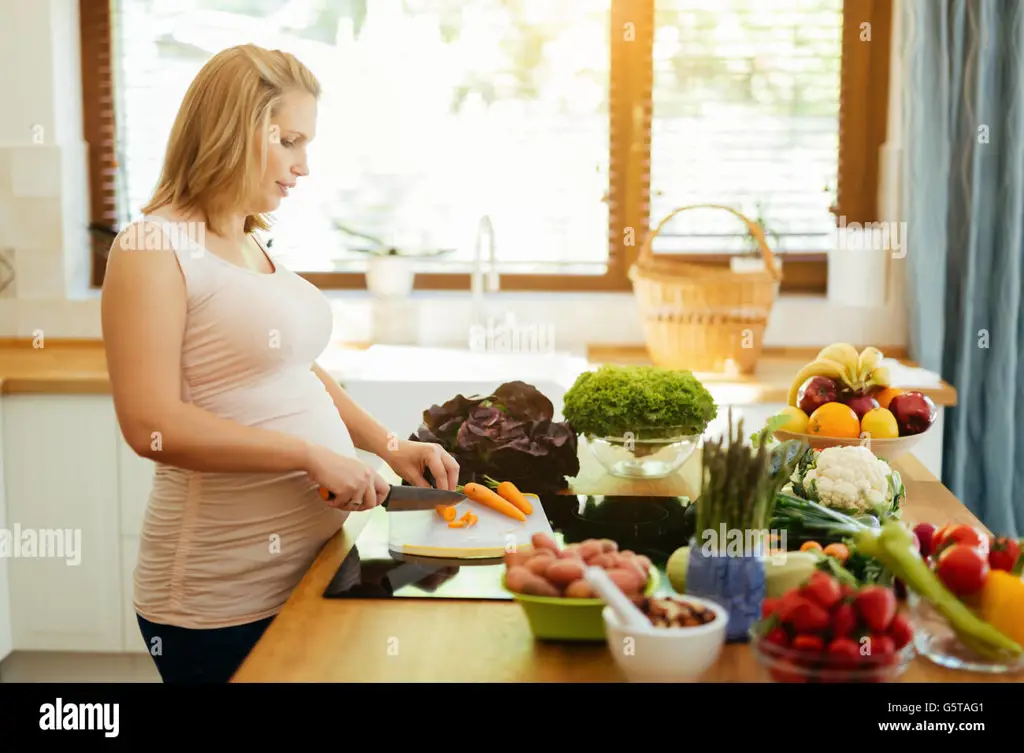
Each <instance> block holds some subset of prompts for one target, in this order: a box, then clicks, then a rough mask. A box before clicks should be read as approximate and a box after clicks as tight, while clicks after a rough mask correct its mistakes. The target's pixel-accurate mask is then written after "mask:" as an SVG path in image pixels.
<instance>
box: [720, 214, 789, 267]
mask: <svg viewBox="0 0 1024 753" xmlns="http://www.w3.org/2000/svg"><path fill="white" fill-rule="evenodd" d="M756 208H757V214H756V216H755V217H754V221H755V222H756V223H757V224H758V225H760V226H761V231H762V232H763V233H764V237H765V241H766V242H768V248H769V249H771V251H772V253H773V254H774V253H776V248H778V243H779V236H778V234H777V233H776V232H774V231H773V230H771V229H770V228H769V227H768V225H767V223H766V222H765V220H764V209H763V207H762V205H761V202H757V204H756ZM769 239H771V241H770V242H769ZM775 267H776V268H777V269H778V270H779V271H780V272H781V271H782V260H781V259H780V258H779V257H778V255H776V256H775ZM729 269H731V270H732V271H733V272H764V271H766V270H765V263H764V257H763V255H762V254H761V249H760V247H759V246H758V245H757V239H756V238H755V237H754V235H753V233H749V232H748V233H747V247H746V250H745V251H743V253H741V254H739V255H738V256H733V257H730V259H729Z"/></svg>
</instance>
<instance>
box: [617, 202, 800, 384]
mask: <svg viewBox="0 0 1024 753" xmlns="http://www.w3.org/2000/svg"><path fill="white" fill-rule="evenodd" d="M688 209H722V210H724V211H727V212H730V213H732V214H733V215H735V216H736V217H738V218H739V219H741V220H742V221H743V222H744V223H746V225H747V228H748V229H749V230H750V233H751V235H753V236H754V239H755V240H756V241H757V245H758V248H759V249H760V251H761V256H762V257H763V259H764V262H765V267H766V270H765V271H760V272H734V271H732V270H731V269H713V268H710V267H702V266H698V265H695V264H687V263H685V262H680V261H674V260H671V259H665V258H658V257H657V256H656V255H655V254H654V253H653V251H652V250H651V244H652V243H653V241H654V239H655V238H657V237H658V234H659V233H660V232H661V229H662V228H663V227H664V226H665V224H666V223H667V222H668V221H669V220H671V219H672V218H673V217H675V216H676V215H677V214H679V213H680V212H683V211H686V210H688ZM629 278H630V280H632V282H633V292H634V294H635V295H636V299H637V305H638V308H639V312H640V316H641V319H642V320H643V326H644V333H645V338H646V341H647V349H648V353H649V355H650V358H651V360H652V361H653V362H654V363H655V365H657V366H660V367H663V368H670V369H689V370H690V371H699V372H705V373H724V374H729V373H733V374H735V373H739V374H749V373H751V372H753V371H754V368H755V366H756V365H757V360H758V359H759V358H760V356H761V347H762V341H763V339H764V331H765V328H766V326H767V323H768V317H769V315H770V314H771V310H772V307H773V306H774V305H775V300H776V298H777V297H778V293H779V283H780V282H781V280H782V274H781V272H780V271H779V270H778V268H777V267H776V266H775V257H774V255H773V254H772V251H771V249H770V248H768V244H767V243H766V242H765V239H764V231H763V230H762V228H761V226H760V225H759V224H758V223H756V222H754V221H753V220H751V219H749V218H748V217H746V216H744V215H743V214H741V213H740V212H738V211H736V210H735V209H732V208H731V207H727V206H722V205H719V204H692V205H690V206H684V207H680V208H679V209H676V210H675V211H673V212H672V213H671V214H669V215H668V217H666V218H665V219H663V220H662V221H661V222H660V223H659V224H658V226H657V228H655V230H654V232H653V233H650V234H648V237H647V238H646V239H645V240H644V243H643V245H641V247H640V253H639V255H638V257H637V260H636V263H635V264H634V265H633V266H632V267H631V268H630V270H629Z"/></svg>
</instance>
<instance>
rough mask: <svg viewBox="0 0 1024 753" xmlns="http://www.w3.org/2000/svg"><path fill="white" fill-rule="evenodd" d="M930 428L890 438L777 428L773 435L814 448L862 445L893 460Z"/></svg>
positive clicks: (886, 458) (878, 455) (914, 445)
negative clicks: (827, 434) (812, 432)
mask: <svg viewBox="0 0 1024 753" xmlns="http://www.w3.org/2000/svg"><path fill="white" fill-rule="evenodd" d="M929 431H931V429H928V430H926V431H923V432H921V433H920V434H910V435H908V436H905V437H893V438H892V439H873V438H871V437H857V438H853V437H825V436H822V435H820V434H799V433H797V432H793V431H786V430H785V429H778V430H776V431H775V432H774V436H775V438H776V439H777V440H779V441H780V442H785V441H786V440H789V439H797V440H800V441H802V442H806V443H807V444H808V445H810V446H811V447H812V448H813V449H815V450H824V449H825V448H826V447H850V446H856V445H864V446H865V447H867V448H868V449H869V450H871V452H873V453H874V454H875V455H876V456H877V457H880V458H882V459H883V460H894V459H896V458H898V457H900V456H901V455H906V454H907V453H908V452H912V451H913V449H914V448H915V447H916V446H917V445H918V444H919V443H920V442H921V440H922V439H923V438H924V437H925V436H927V434H928V432H929Z"/></svg>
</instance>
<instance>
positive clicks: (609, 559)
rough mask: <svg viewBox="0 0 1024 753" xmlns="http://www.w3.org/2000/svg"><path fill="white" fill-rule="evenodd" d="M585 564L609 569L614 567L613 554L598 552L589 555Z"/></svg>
mask: <svg viewBox="0 0 1024 753" xmlns="http://www.w3.org/2000/svg"><path fill="white" fill-rule="evenodd" d="M587 564H588V565H590V566H592V567H600V568H603V569H605V570H610V569H612V568H613V567H615V555H612V554H598V555H597V556H595V557H591V558H590V559H589V560H587Z"/></svg>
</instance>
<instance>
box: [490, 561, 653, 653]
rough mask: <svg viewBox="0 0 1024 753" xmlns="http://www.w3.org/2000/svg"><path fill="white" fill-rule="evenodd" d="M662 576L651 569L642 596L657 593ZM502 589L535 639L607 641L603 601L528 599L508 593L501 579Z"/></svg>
mask: <svg viewBox="0 0 1024 753" xmlns="http://www.w3.org/2000/svg"><path fill="white" fill-rule="evenodd" d="M660 579H661V576H660V575H659V573H658V571H657V570H656V569H655V568H653V567H652V568H651V570H650V577H649V578H648V581H647V587H646V588H645V589H644V595H645V596H650V595H652V594H653V593H654V592H655V591H656V590H657V589H658V584H659V583H660ZM501 585H502V587H503V588H504V589H505V590H506V591H508V592H509V593H511V594H512V598H513V599H515V600H516V601H517V602H519V604H520V605H521V606H522V608H523V611H524V612H525V613H526V619H527V621H528V622H529V624H530V631H531V632H532V633H533V636H534V637H535V638H539V639H541V640H553V641H604V640H607V638H606V633H605V626H604V618H603V617H602V616H601V612H602V610H603V609H604V608H605V606H607V605H606V604H605V602H604V600H603V599H600V598H598V599H568V598H565V597H559V596H528V595H526V594H519V593H516V592H515V591H511V590H510V589H509V588H508V586H507V585H505V575H504V574H502V576H501Z"/></svg>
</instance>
